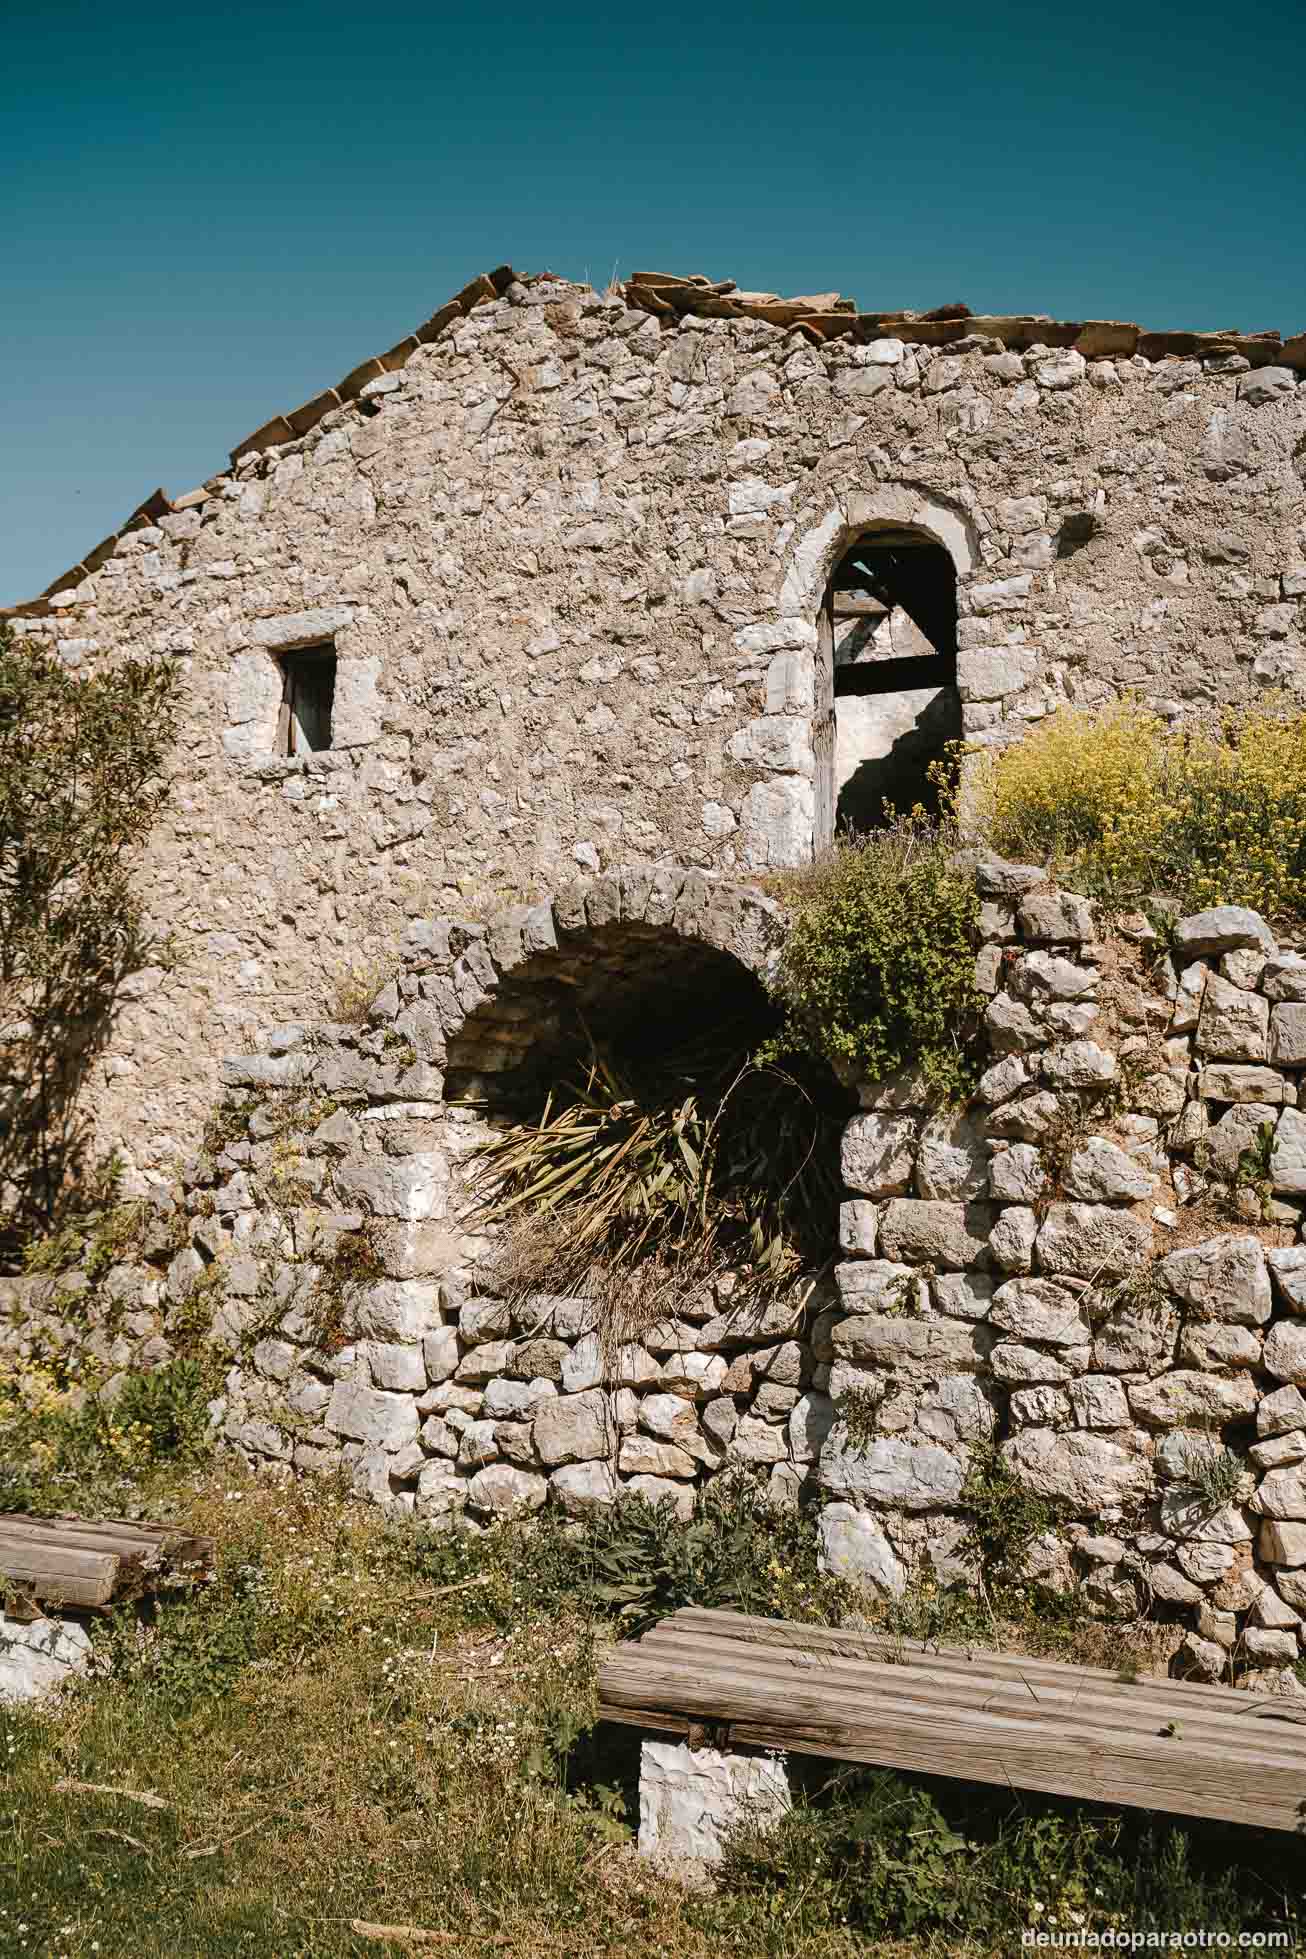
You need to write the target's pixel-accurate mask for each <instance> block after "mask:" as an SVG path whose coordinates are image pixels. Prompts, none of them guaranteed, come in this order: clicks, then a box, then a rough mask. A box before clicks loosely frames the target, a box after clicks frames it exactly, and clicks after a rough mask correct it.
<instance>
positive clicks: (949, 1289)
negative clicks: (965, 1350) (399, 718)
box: [930, 1272, 994, 1320]
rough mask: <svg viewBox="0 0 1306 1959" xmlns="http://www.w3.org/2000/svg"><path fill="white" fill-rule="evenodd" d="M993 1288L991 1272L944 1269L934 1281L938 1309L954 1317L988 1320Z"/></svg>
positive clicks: (935, 1303) (932, 1285)
mask: <svg viewBox="0 0 1306 1959" xmlns="http://www.w3.org/2000/svg"><path fill="white" fill-rule="evenodd" d="M993 1288H994V1280H993V1279H992V1277H991V1276H990V1275H989V1274H988V1273H987V1272H940V1273H938V1274H937V1276H936V1277H935V1278H934V1279H933V1280H931V1282H930V1291H931V1294H932V1297H933V1301H934V1310H935V1312H936V1313H943V1314H945V1315H946V1317H947V1318H949V1319H954V1320H983V1319H987V1318H988V1314H989V1309H990V1307H991V1306H992V1304H993Z"/></svg>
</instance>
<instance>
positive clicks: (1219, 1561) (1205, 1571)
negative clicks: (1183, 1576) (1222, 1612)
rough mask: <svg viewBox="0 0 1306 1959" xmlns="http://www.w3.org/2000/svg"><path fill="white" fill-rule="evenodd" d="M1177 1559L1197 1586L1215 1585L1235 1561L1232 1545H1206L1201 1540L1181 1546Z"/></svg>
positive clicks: (1176, 1555)
mask: <svg viewBox="0 0 1306 1959" xmlns="http://www.w3.org/2000/svg"><path fill="white" fill-rule="evenodd" d="M1175 1559H1176V1561H1177V1563H1178V1564H1179V1566H1180V1568H1181V1570H1183V1571H1185V1572H1186V1573H1187V1575H1188V1576H1189V1577H1190V1578H1191V1579H1192V1581H1193V1583H1194V1584H1195V1585H1214V1584H1216V1583H1217V1582H1218V1581H1219V1580H1220V1579H1221V1578H1223V1577H1224V1575H1225V1573H1226V1572H1227V1571H1228V1570H1229V1568H1230V1567H1231V1565H1232V1564H1233V1561H1234V1548H1233V1546H1232V1544H1204V1543H1202V1542H1200V1541H1199V1540H1195V1539H1194V1540H1192V1541H1190V1542H1187V1543H1184V1544H1181V1545H1180V1546H1179V1549H1178V1550H1177V1551H1176V1552H1175Z"/></svg>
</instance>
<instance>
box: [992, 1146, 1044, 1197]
mask: <svg viewBox="0 0 1306 1959" xmlns="http://www.w3.org/2000/svg"><path fill="white" fill-rule="evenodd" d="M1046 1183H1047V1173H1046V1171H1045V1170H1044V1168H1043V1156H1042V1152H1041V1151H1039V1150H1037V1149H1035V1147H1034V1145H1033V1144H1032V1143H1012V1144H1011V1145H1010V1147H1009V1148H1007V1149H1005V1150H999V1151H998V1153H997V1155H996V1156H994V1157H993V1159H992V1161H991V1162H990V1164H989V1189H990V1191H991V1193H992V1195H993V1196H994V1197H996V1198H999V1199H1000V1200H1001V1201H1002V1202H1003V1203H1006V1204H1033V1203H1035V1202H1037V1200H1038V1198H1039V1197H1040V1196H1041V1195H1042V1193H1043V1189H1044V1186H1045V1185H1046Z"/></svg>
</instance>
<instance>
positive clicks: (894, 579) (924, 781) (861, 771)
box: [820, 525, 961, 831]
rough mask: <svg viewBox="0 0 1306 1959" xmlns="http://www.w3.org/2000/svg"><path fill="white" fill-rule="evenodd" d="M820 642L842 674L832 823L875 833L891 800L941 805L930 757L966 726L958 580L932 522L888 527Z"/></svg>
mask: <svg viewBox="0 0 1306 1959" xmlns="http://www.w3.org/2000/svg"><path fill="white" fill-rule="evenodd" d="M820 645H821V653H822V660H823V663H825V662H828V668H827V673H828V679H829V682H830V683H832V695H833V708H834V730H833V733H834V741H833V749H834V752H833V756H832V758H831V771H832V793H831V798H830V800H831V802H832V803H833V805H834V807H833V809H832V810H831V812H830V814H831V817H832V819H833V821H832V827H836V828H838V829H840V830H862V831H864V830H873V829H875V828H877V827H878V826H879V825H881V824H882V823H883V821H884V808H885V804H886V802H887V803H890V804H892V805H893V807H894V808H896V809H911V808H912V807H913V806H914V805H915V804H917V803H920V804H922V805H923V806H924V807H925V808H926V809H934V808H937V805H938V790H937V787H936V785H935V784H933V783H932V782H931V781H930V773H929V772H930V767H931V764H932V763H934V762H936V761H938V760H939V759H940V758H941V757H942V755H943V753H944V751H945V749H946V748H947V746H948V744H949V743H950V742H953V741H955V740H957V739H958V738H959V737H960V734H961V697H960V695H959V694H958V691H957V579H956V571H955V568H954V565H953V561H952V559H951V557H950V556H949V554H948V552H947V551H946V550H945V549H944V548H943V546H942V545H941V544H938V543H937V542H936V541H935V540H934V539H933V538H931V537H929V536H928V535H927V534H926V533H925V532H924V531H918V530H914V529H911V528H909V527H903V526H895V527H890V526H887V525H885V526H879V527H876V528H873V529H870V530H867V531H864V532H863V533H862V535H861V536H860V537H858V538H856V539H855V540H854V542H853V543H852V544H851V545H849V546H848V547H847V549H846V550H845V551H844V553H843V556H842V557H841V558H840V560H839V562H838V564H837V565H836V566H835V569H834V572H833V574H832V576H831V578H830V582H829V585H828V586H827V588H826V594H825V600H824V604H823V606H822V610H821V623H820Z"/></svg>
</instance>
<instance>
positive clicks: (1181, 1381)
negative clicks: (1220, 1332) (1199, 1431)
mask: <svg viewBox="0 0 1306 1959" xmlns="http://www.w3.org/2000/svg"><path fill="white" fill-rule="evenodd" d="M1127 1393H1128V1396H1129V1406H1130V1408H1131V1409H1132V1410H1133V1412H1134V1415H1135V1417H1136V1419H1137V1420H1139V1421H1142V1422H1145V1423H1146V1424H1147V1425H1148V1426H1149V1427H1150V1428H1185V1427H1200V1426H1201V1425H1202V1424H1203V1423H1217V1424H1218V1423H1224V1422H1231V1421H1236V1420H1238V1419H1239V1418H1240V1417H1242V1416H1245V1415H1252V1414H1255V1412H1256V1404H1257V1402H1258V1400H1259V1399H1260V1396H1259V1393H1258V1391H1257V1387H1256V1383H1255V1382H1254V1381H1252V1380H1250V1379H1249V1378H1248V1377H1247V1375H1245V1374H1239V1375H1235V1376H1232V1377H1225V1376H1224V1375H1219V1374H1204V1373H1201V1372H1199V1371H1198V1370H1196V1369H1192V1368H1179V1369H1176V1370H1175V1371H1174V1372H1173V1373H1170V1374H1162V1375H1161V1376H1159V1378H1158V1379H1156V1380H1154V1381H1144V1382H1138V1383H1136V1384H1131V1385H1130V1386H1129V1387H1128V1389H1127Z"/></svg>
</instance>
